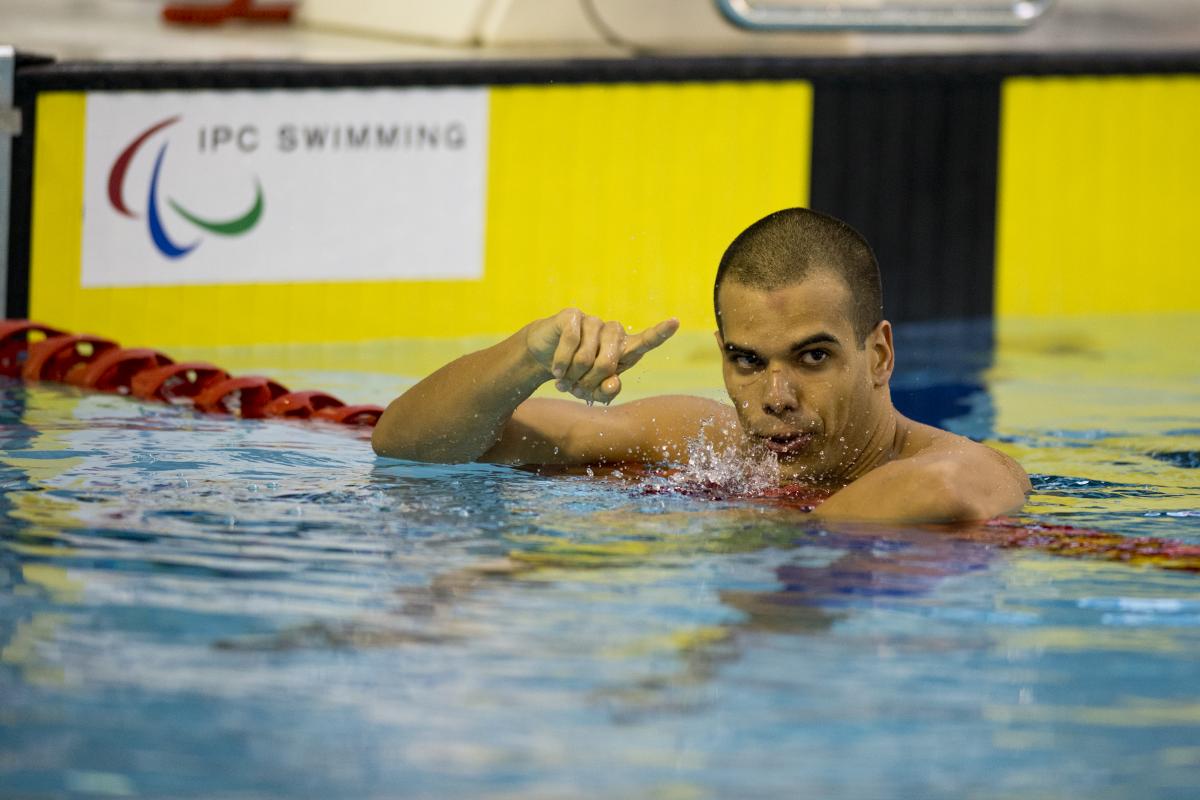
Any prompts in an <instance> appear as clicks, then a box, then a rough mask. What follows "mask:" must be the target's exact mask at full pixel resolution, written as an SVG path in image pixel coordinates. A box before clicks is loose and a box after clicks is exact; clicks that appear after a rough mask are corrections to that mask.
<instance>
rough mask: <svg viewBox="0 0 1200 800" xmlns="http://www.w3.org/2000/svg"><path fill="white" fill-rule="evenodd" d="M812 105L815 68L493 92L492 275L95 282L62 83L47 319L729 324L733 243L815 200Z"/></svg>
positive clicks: (45, 233) (42, 141) (113, 329)
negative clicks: (792, 76)
mask: <svg viewBox="0 0 1200 800" xmlns="http://www.w3.org/2000/svg"><path fill="white" fill-rule="evenodd" d="M811 117H812V90H811V86H810V85H809V84H807V83H804V82H770V83H754V82H738V83H690V84H636V85H635V84H628V85H579V86H525V87H503V88H494V89H492V90H491V110H490V150H489V170H488V189H487V231H486V234H485V236H486V241H485V245H484V250H485V256H484V259H485V260H484V275H483V278H482V280H477V281H405V282H389V283H366V282H356V283H323V284H292V285H282V286H281V285H271V284H262V285H255V284H251V285H237V286H187V287H151V288H115V289H83V288H81V287H80V246H81V244H80V209H81V208H82V206H83V197H82V195H83V158H84V152H83V151H84V146H83V142H84V126H85V118H86V97H85V96H84V95H82V94H65V93H59V94H45V95H42V96H41V97H40V98H39V101H38V126H37V142H36V157H35V172H34V175H35V190H34V214H33V252H32V268H31V292H30V294H31V297H30V308H31V316H32V317H34V318H37V319H40V320H43V321H45V322H49V323H52V324H57V325H60V326H63V327H67V328H70V329H72V330H80V331H83V330H86V331H90V332H95V333H101V334H105V335H109V336H112V337H114V338H117V339H119V340H121V341H122V342H123V343H125V344H128V345H139V344H154V345H160V346H163V347H168V346H173V345H240V344H255V343H279V342H333V341H362V340H368V339H385V338H391V337H412V336H436V337H454V336H470V335H478V334H495V333H505V332H509V331H513V330H516V329H517V328H519V327H520V326H521V325H523V324H524V323H526V322H528V321H529V320H531V319H534V318H536V317H540V316H546V315H548V314H551V313H553V312H555V311H557V310H559V309H560V308H562V307H563V306H567V305H578V306H581V307H584V308H586V309H587V310H589V311H591V312H593V313H596V314H600V315H603V316H606V317H609V318H615V319H621V320H622V321H624V322H627V323H629V324H632V325H638V326H642V325H648V324H651V323H653V322H655V321H657V320H659V319H661V318H663V317H665V316H670V315H674V316H678V317H680V319H681V320H682V322H683V324H684V326H685V327H689V328H708V327H712V326H713V322H712V312H711V308H710V302H711V286H712V277H713V274H714V272H715V270H716V265H717V261H718V260H719V258H720V255H721V253H722V251H723V250H724V247H725V246H726V245H727V244H728V243H729V241H730V240H731V239H732V238H733V237H734V236H735V235H736V234H737V233H738V232H739V231H741V230H742V229H743V228H744V227H745V226H746V225H748V224H749V223H750V222H753V221H754V220H755V219H757V218H759V217H761V216H763V215H765V214H767V213H769V212H771V211H774V210H776V209H779V208H782V207H785V206H794V205H803V204H805V203H806V202H807V198H808V186H809V158H810V150H811V147H810V141H811ZM247 268H253V265H247Z"/></svg>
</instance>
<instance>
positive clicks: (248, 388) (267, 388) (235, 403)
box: [195, 375, 287, 419]
mask: <svg viewBox="0 0 1200 800" xmlns="http://www.w3.org/2000/svg"><path fill="white" fill-rule="evenodd" d="M285 394H287V388H285V387H284V386H283V384H280V383H277V382H275V381H273V380H271V379H270V378H264V377H262V376H260V375H243V376H241V377H238V378H227V379H226V380H223V381H221V382H220V383H214V384H213V385H212V386H209V387H208V388H207V389H205V390H204V391H203V392H201V393H200V394H198V395H196V400H195V402H196V409H197V410H198V411H207V412H208V413H210V414H234V415H235V416H239V417H241V418H242V419H261V418H262V417H264V416H266V413H265V410H266V407H267V406H268V405H269V404H270V403H271V401H272V400H274V399H275V398H277V397H281V396H283V395H285Z"/></svg>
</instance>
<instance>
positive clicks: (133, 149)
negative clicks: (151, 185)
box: [108, 116, 179, 219]
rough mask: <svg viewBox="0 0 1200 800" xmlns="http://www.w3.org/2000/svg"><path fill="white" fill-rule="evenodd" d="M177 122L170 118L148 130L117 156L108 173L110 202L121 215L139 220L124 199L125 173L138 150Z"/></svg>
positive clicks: (177, 120) (176, 118)
mask: <svg viewBox="0 0 1200 800" xmlns="http://www.w3.org/2000/svg"><path fill="white" fill-rule="evenodd" d="M176 122H179V117H177V116H176V117H170V118H168V119H164V120H163V121H162V122H159V123H157V124H155V125H152V126H151V127H149V128H147V129H146V130H145V131H144V132H143V133H142V134H141V135H140V136H138V137H137V138H136V139H134V140H133V141H132V142H130V143H129V146H128V147H126V148H125V149H124V150H122V151H121V155H119V156H117V160H116V161H114V162H113V165H112V169H111V170H109V172H108V202H110V203H112V207H113V208H115V209H116V210H117V211H118V212H119V213H121V214H124V215H125V216H127V217H129V218H130V219H136V218H137V217H136V216H135V215H134V213H133V212H132V211H130V210H129V207H128V206H126V205H125V198H124V197H122V194H123V191H122V189H123V188H124V186H125V173H126V172H127V171H128V170H129V162H131V161H133V157H134V156H135V155H137V151H138V148H140V147H141V146H142V145H143V144H144V143H145V142H146V140H147V139H149V138H150V137H151V136H153V135H154V134H156V133H158V132H159V131H161V130H162V129H163V128H165V127H167V126H168V125H174V124H175V123H176Z"/></svg>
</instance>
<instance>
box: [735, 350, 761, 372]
mask: <svg viewBox="0 0 1200 800" xmlns="http://www.w3.org/2000/svg"><path fill="white" fill-rule="evenodd" d="M728 357H729V363H730V364H733V365H734V366H735V367H737V368H738V369H755V368H756V367H758V366H760V365H761V364H762V361H761V360H759V358H758V356H754V355H750V354H749V353H730V354H729V356H728Z"/></svg>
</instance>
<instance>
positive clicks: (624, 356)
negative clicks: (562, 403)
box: [525, 308, 679, 403]
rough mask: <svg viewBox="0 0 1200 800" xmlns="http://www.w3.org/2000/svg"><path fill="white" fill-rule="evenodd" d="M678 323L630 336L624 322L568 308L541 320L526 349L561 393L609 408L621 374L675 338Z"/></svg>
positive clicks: (529, 333)
mask: <svg viewBox="0 0 1200 800" xmlns="http://www.w3.org/2000/svg"><path fill="white" fill-rule="evenodd" d="M677 330H679V320H677V319H668V320H664V321H662V322H660V323H658V324H657V325H654V326H652V327H650V328H647V329H646V330H644V331H642V332H641V333H636V334H629V333H626V332H625V328H624V326H622V325H621V323H619V322H605V321H604V320H602V319H600V318H599V317H593V316H591V315H589V314H584V313H583V312H582V311H580V310H579V309H577V308H567V309H564V310H562V311H560V312H559V313H557V314H555V315H554V316H553V317H549V318H547V319H543V320H538V321H537V322H534V323H533V324H531V325H530V326H529V328H528V329H527V330H526V334H525V346H526V347H527V348H528V349H529V354H530V355H531V356H533V358H534V360H535V361H537V362H538V363H539V364H541V365H542V366H543V367H545V368H546V369H547V371H548V372H549V373H550V375H551V376H553V378H554V381H555V383H554V385H555V387H556V388H557V389H558V390H559V391H560V392H568V393H569V394H572V395H574V396H575V397H578V398H579V399H580V400H591V401H598V402H601V403H608V402H610V401H611V400H612V399H613V398H614V397H616V396H617V394H618V393H619V392H620V391H621V379H620V377H619V376H618V374H619V373H621V372H624V371H625V370H627V369H629V368H630V367H632V366H633V365H634V364H636V363H637V362H638V361H640V360H641V358H642V356H644V355H646V353H649V352H650V351H651V350H653V349H654V348H656V347H658V346H659V345H661V344H662V343H663V342H665V341H667V339H670V338H671V336H672V335H673V334H674V333H675V331H677Z"/></svg>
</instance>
